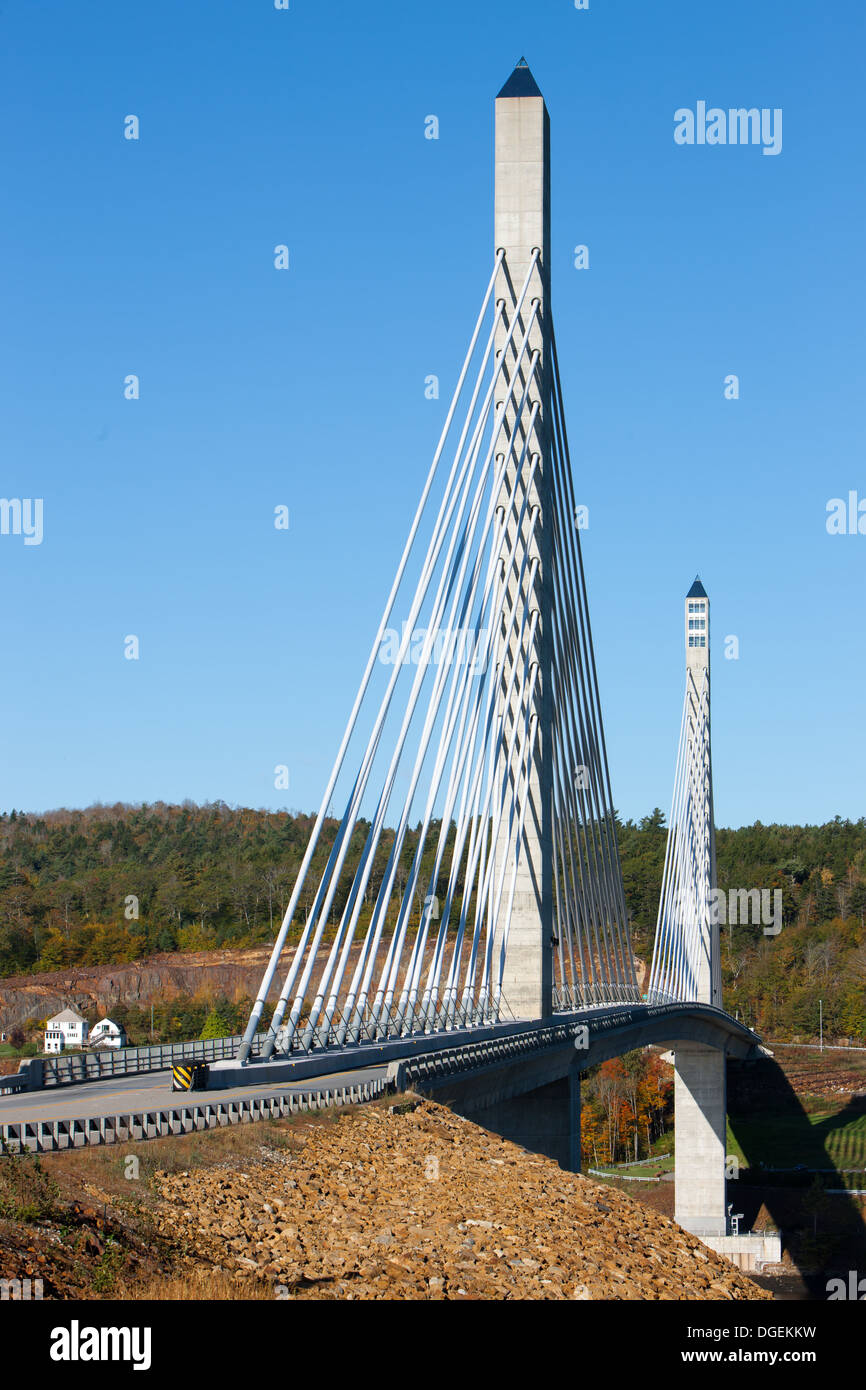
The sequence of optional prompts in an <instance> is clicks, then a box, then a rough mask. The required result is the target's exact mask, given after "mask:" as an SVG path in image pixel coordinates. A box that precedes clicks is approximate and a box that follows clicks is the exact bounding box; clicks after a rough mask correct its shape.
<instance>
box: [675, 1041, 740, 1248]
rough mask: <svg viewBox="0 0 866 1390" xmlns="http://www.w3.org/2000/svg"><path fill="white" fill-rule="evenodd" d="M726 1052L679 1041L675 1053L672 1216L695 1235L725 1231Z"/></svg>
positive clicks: (722, 1232)
mask: <svg viewBox="0 0 866 1390" xmlns="http://www.w3.org/2000/svg"><path fill="white" fill-rule="evenodd" d="M725 1063H726V1058H725V1053H724V1052H723V1051H721V1050H720V1049H719V1048H715V1047H704V1046H703V1044H701V1043H693V1042H685V1043H678V1044H677V1046H676V1049H675V1053H674V1067H675V1080H674V1104H675V1107H676V1118H675V1131H674V1132H675V1160H676V1179H675V1182H676V1190H675V1200H674V1219H675V1220H676V1221H677V1222H678V1224H679V1225H680V1226H682V1227H683V1228H684V1229H685V1230H687V1231H691V1232H692V1234H693V1235H696V1236H723V1235H726V1234H727V1229H728V1219H727V1207H726V1190H725V1147H726V1143H725V1140H726V1132H725V1119H726V1115H727V1089H726V1080H725Z"/></svg>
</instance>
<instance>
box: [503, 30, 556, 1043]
mask: <svg viewBox="0 0 866 1390" xmlns="http://www.w3.org/2000/svg"><path fill="white" fill-rule="evenodd" d="M495 111H496V116H495V124H496V130H495V156H494V158H495V188H494V248H495V252H496V253H497V254H498V252H499V251H500V250H501V251H503V252H504V255H503V258H502V260H501V262H500V267H499V272H498V274H497V278H496V289H495V295H496V299H497V302H501V303H502V304H503V306H504V312H503V315H502V318H501V320H500V322H499V327H498V329H497V333H496V338H495V350H496V354H497V357H499V356H500V355H501V354H502V353H503V351H504V353H505V362H504V366H503V371H502V378H504V380H502V385H501V388H500V391H499V393H498V394H499V395H500V396H501V397H502V398H504V397H505V395H506V390H507V387H508V386H509V385H510V384H511V382H512V381H513V379H514V376H515V372H516V373H517V377H518V384H517V389H516V390H515V397H516V396H517V392H518V391H519V392H520V397H519V398H518V399H515V397H512V398H511V401H510V403H509V404H508V407H507V409H506V411H505V414H504V418H503V421H502V428H501V430H500V431H499V437H498V439H497V443H496V455H497V458H498V459H503V460H504V461H505V463H506V472H505V480H504V483H503V487H502V490H501V494H500V503H499V505H500V506H501V508H502V509H503V510H504V513H505V517H506V527H505V534H504V537H503V542H502V555H503V565H502V569H503V572H506V570H507V572H508V574H509V581H508V584H509V589H508V593H507V595H506V605H505V607H506V611H505V612H504V613H503V618H502V623H501V628H502V631H503V632H504V629H505V626H506V622H507V617H508V614H510V613H511V612H512V611H513V610H514V609H515V607H516V608H517V609H518V611H522V610H528V611H530V612H532V611H535V612H537V615H538V617H537V621H536V623H535V625H534V626H530V627H526V626H524V627H522V628H520V629H513V630H512V633H511V638H510V641H509V642H507V643H506V642H505V641H504V638H503V636H502V632H501V633H500V637H499V650H498V652H497V662H498V663H501V677H500V693H499V697H498V698H499V702H500V715H501V717H502V718H503V720H504V726H505V729H506V732H507V733H510V732H511V731H512V730H513V729H514V728H515V726H516V725H517V726H520V728H522V729H523V730H524V740H523V741H524V742H527V741H528V742H529V743H530V744H531V748H532V752H531V757H530V759H529V763H528V776H529V786H528V798H527V803H526V815H525V820H524V826H523V834H522V847H521V857H520V862H519V865H518V869H517V881H516V885H515V892H514V897H513V903H512V904H511V923H510V934H509V939H508V952H507V955H506V958H505V966H504V973H503V980H502V992H503V996H504V997H505V999H506V1000H507V1001H508V1004H509V1006H510V1008H511V1010H512V1011H513V1012H514V1013H515V1015H516V1016H517V1017H522V1018H546V1017H547V1016H548V1015H550V1014H551V1013H552V1012H553V939H554V904H553V872H552V864H553V853H552V830H551V802H552V766H551V757H552V752H551V734H552V730H551V708H550V706H551V680H550V669H551V634H550V610H551V606H552V593H551V548H552V516H551V512H552V496H551V479H550V473H551V462H550V458H549V434H550V429H551V422H550V415H551V402H550V394H551V360H550V315H549V307H548V306H549V298H550V119H549V116H548V112H547V107H546V106H545V103H544V98H543V97H542V95H541V92H540V91H539V89H538V86H537V85H536V82H535V79H534V78H533V76H532V73H531V72H530V70H529V67H528V66H527V64H526V62H525V60H524V59H522V58H521V60H520V62H519V63H518V65H517V67H516V68H515V69H514V71H513V72H512V74H511V76H510V77H509V78H508V81H507V82H506V83H505V86H504V87H503V88H502V90H501V91H500V92H499V95H498V96H497V98H496V107H495ZM527 276H529V288H528V292H527V294H526V297H525V299H524V303H523V307H522V310H521V313H520V315H519V316H518V330H517V332H515V333H514V334H512V337H511V340H510V342H508V343H507V344H506V339H507V335H508V331H509V328H510V326H511V324H512V320H513V318H514V314H515V306H516V303H517V298H518V294H519V293H520V290H521V287H522V286H523V285H524V282H525V281H526V278H527ZM533 313H534V315H535V317H534V320H533V321H531V322H530V319H531V316H532V315H533ZM527 326H528V328H529V343H528V349H529V350H528V353H525V354H524V357H523V360H522V363H520V364H518V349H517V342H518V341H520V339H519V338H518V332H519V333H520V334H521V335H522V334H523V333H524V331H525V330H526V328H527ZM524 397H525V399H524ZM499 403H500V402H499V401H498V402H497V405H498V404H499ZM521 403H522V409H521ZM533 408H534V409H533ZM518 417H520V418H518ZM527 492H528V494H529V496H528V506H527V507H526V508H525V509H524V514H523V521H522V524H521V525H520V526H519V527H518V525H517V516H518V509H519V508H520V507H521V505H522V503H523V502H524V499H525V498H526V496H527ZM536 509H537V516H536V517H535V521H534V525H533V527H532V530H531V532H530V522H531V519H532V517H533V512H534V511H536ZM527 551H528V559H529V561H530V564H529V565H527V566H523V569H522V579H521V578H520V568H519V567H520V566H521V562H522V560H523V558H524V555H526V554H527ZM533 560H535V561H536V564H535V566H534V567H533V566H532V561H533ZM533 666H534V667H535V674H536V678H535V683H534V685H533V687H532V694H531V698H530V699H529V701H528V704H527V703H525V702H524V700H523V698H522V696H523V682H521V681H520V680H517V681H513V680H510V679H509V678H510V677H511V675H512V672H513V671H514V669H515V668H517V670H518V672H521V671H524V670H526V671H531V670H532V668H533ZM509 686H510V695H509V696H506V691H507V690H508V689H509ZM518 733H519V731H518ZM500 758H501V766H500V772H499V776H500V777H503V778H509V779H512V780H514V779H515V778H517V777H519V775H520V767H519V761H517V763H516V765H515V760H514V759H510V760H508V759H506V757H505V755H504V752H503V754H501V755H500ZM509 763H510V765H509ZM510 839H511V837H510V835H509V833H508V827H507V826H504V825H503V827H502V828H501V829H500V833H499V836H498V843H497V858H498V860H499V861H500V862H501V861H502V860H504V859H505V858H506V857H507V856H508V855H509V852H510ZM504 911H505V906H504V905H502V906H501V907H500V915H501V914H503V913H504Z"/></svg>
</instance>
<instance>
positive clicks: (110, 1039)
mask: <svg viewBox="0 0 866 1390" xmlns="http://www.w3.org/2000/svg"><path fill="white" fill-rule="evenodd" d="M90 1045H91V1047H126V1030H125V1029H124V1028H123V1027H121V1025H120V1024H119V1023H115V1021H114V1019H113V1018H101V1019H100V1020H99V1022H98V1023H95V1024H94V1025H93V1031H92V1033H91V1034H90Z"/></svg>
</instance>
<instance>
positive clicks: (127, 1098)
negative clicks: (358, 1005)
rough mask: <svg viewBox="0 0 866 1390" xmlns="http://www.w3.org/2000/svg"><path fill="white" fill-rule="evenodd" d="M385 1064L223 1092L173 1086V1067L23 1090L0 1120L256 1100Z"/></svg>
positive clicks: (361, 1077) (5, 1104) (337, 1082)
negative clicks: (172, 1087)
mask: <svg viewBox="0 0 866 1390" xmlns="http://www.w3.org/2000/svg"><path fill="white" fill-rule="evenodd" d="M386 1070H387V1067H386V1066H383V1065H379V1066H366V1067H359V1068H358V1069H357V1070H355V1071H342V1072H332V1073H328V1075H326V1076H316V1077H308V1078H306V1079H305V1080H300V1081H292V1082H287V1081H278V1080H275V1079H271V1080H270V1081H265V1082H262V1083H261V1084H260V1085H258V1086H235V1087H233V1088H231V1089H228V1090H221V1091H216V1092H214V1091H189V1092H183V1091H173V1090H172V1089H171V1072H170V1071H157V1072H145V1073H143V1074H142V1075H140V1076H135V1075H131V1076H113V1077H108V1078H106V1079H105V1080H103V1081H86V1082H83V1083H81V1084H79V1085H77V1086H62V1087H58V1088H57V1089H56V1090H54V1089H51V1090H46V1091H21V1092H19V1093H18V1094H17V1095H15V1094H13V1095H8V1096H0V1125H13V1124H23V1123H27V1124H33V1123H35V1122H36V1121H37V1120H45V1121H51V1120H86V1119H91V1118H98V1117H99V1116H101V1115H135V1114H141V1113H142V1112H143V1111H147V1110H162V1111H169V1110H183V1109H185V1108H186V1107H187V1106H189V1105H203V1104H208V1103H211V1104H213V1105H221V1104H223V1103H224V1102H225V1101H231V1100H255V1099H256V1098H260V1097H262V1096H285V1095H291V1094H292V1093H293V1092H297V1091H327V1090H331V1091H333V1090H335V1089H336V1088H337V1087H342V1086H346V1087H348V1086H360V1085H363V1084H364V1082H366V1081H373V1080H375V1079H376V1078H377V1077H379V1076H384V1074H385V1072H386Z"/></svg>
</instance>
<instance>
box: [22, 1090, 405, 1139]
mask: <svg viewBox="0 0 866 1390" xmlns="http://www.w3.org/2000/svg"><path fill="white" fill-rule="evenodd" d="M386 1086H387V1083H386V1081H385V1080H384V1079H383V1078H376V1079H375V1080H373V1081H367V1082H364V1083H363V1084H361V1085H355V1086H339V1087H335V1088H333V1089H330V1088H329V1089H328V1090H324V1091H303V1092H300V1091H298V1092H293V1093H291V1094H289V1095H279V1096H257V1097H255V1098H254V1099H250V1100H224V1101H220V1100H212V1101H209V1102H207V1103H204V1102H202V1103H201V1104H198V1105H188V1104H187V1105H183V1106H178V1107H177V1108H174V1109H171V1108H164V1109H161V1110H146V1111H137V1112H136V1113H135V1114H131V1115H99V1116H91V1117H89V1118H87V1119H80V1120H35V1121H28V1122H26V1123H25V1122H22V1123H20V1124H8V1125H0V1153H2V1154H9V1155H15V1154H23V1153H57V1152H58V1151H59V1150H63V1149H81V1148H84V1147H86V1146H87V1145H92V1144H128V1143H140V1142H141V1141H142V1140H145V1139H164V1138H166V1137H168V1136H170V1135H181V1134H192V1133H193V1132H194V1131H196V1130H204V1129H218V1128H221V1127H223V1126H224V1125H237V1124H250V1123H252V1122H253V1121H254V1120H266V1119H279V1118H280V1117H281V1116H286V1115H296V1114H298V1113H299V1112H301V1111H309V1110H322V1109H328V1107H329V1106H332V1105H337V1106H343V1105H358V1104H360V1103H361V1102H363V1101H367V1100H374V1099H375V1098H376V1097H377V1096H380V1095H381V1094H382V1093H383V1091H385V1089H386Z"/></svg>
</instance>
